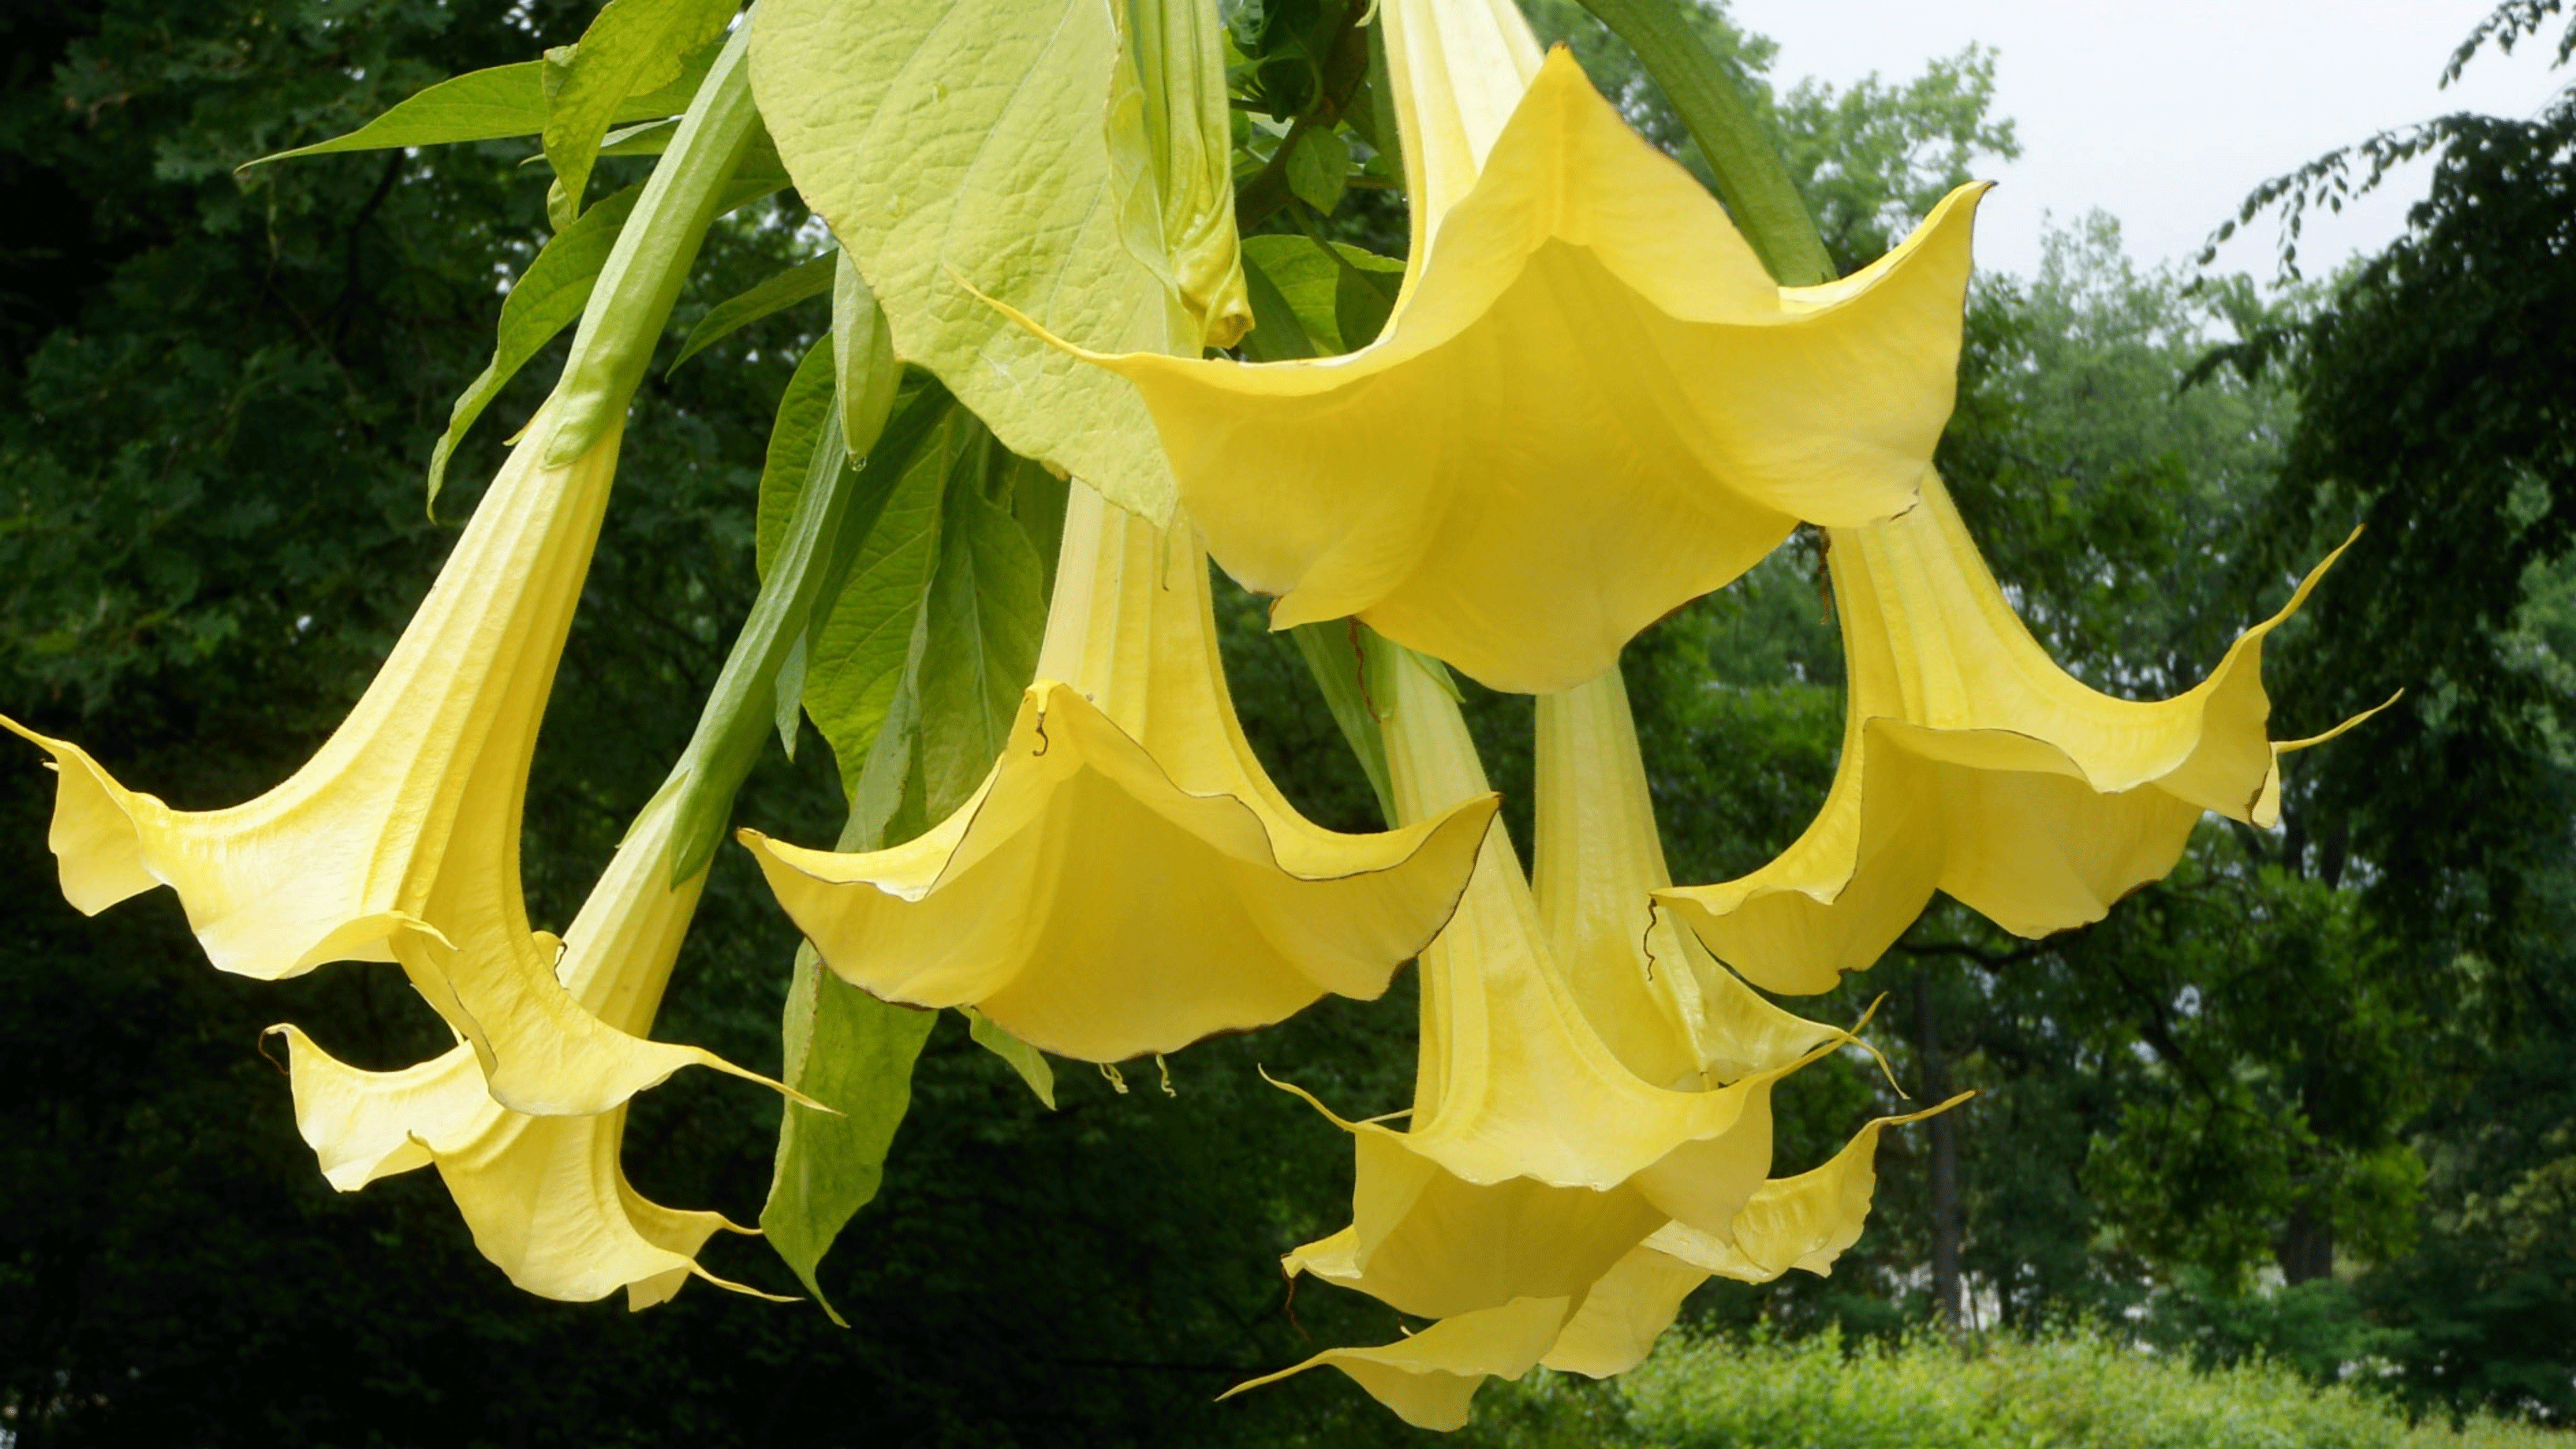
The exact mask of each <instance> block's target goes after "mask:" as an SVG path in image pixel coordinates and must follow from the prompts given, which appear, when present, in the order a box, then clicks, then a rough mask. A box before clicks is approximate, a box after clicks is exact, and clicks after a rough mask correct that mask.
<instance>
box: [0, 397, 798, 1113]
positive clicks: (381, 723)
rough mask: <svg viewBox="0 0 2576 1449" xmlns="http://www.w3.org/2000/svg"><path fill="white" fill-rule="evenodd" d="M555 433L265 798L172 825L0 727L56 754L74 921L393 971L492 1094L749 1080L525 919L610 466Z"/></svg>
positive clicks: (603, 1094)
mask: <svg viewBox="0 0 2576 1449" xmlns="http://www.w3.org/2000/svg"><path fill="white" fill-rule="evenodd" d="M555 431H556V430H555V425H554V415H553V412H552V410H551V408H550V409H549V410H548V411H547V412H545V413H542V414H540V416H539V417H538V419H537V421H536V422H535V423H534V424H533V425H532V426H531V427H530V428H529V431H528V434H527V436H526V437H525V438H524V439H522V440H521V441H520V443H519V444H518V446H517V447H516V448H515V449H513V450H512V452H511V454H510V459H509V461H508V463H507V464H505V465H504V466H503V468H502V470H501V473H500V476H499V477H498V478H496V479H495V480H494V481H493V484H492V487H491V490H490V491H489V492H488V493H487V494H486V495H485V497H484V498H483V500H482V502H481V504H480V505H479V506H478V507H477V508H476V509H475V511H474V519H473V522H472V523H470V524H469V525H468V526H467V527H466V529H465V533H464V536H463V537H462V538H460V539H459V540H458V541H457V545H456V551H455V552H454V553H453V554H451V555H450V556H449V558H448V561H447V564H446V566H445V568H443V569H442V570H441V571H440V573H439V576H438V582H437V583H436V584H435V585H433V586H432V587H431V589H430V592H429V596H428V598H426V599H425V600H423V601H422V603H421V606H420V610H419V612H418V613H417V614H415V615H414V616H413V618H412V621H411V624H410V625H409V627H407V628H406V629H405V630H404V631H403V635H402V638H401V640H400V642H398V643H396V644H395V646H394V650H393V654H392V655H391V657H389V658H388V659H387V660H386V661H385V665H384V667H383V669H381V670H380V671H378V673H377V675H376V678H375V682H374V683H373V684H372V685H370V686H369V687H368V689H367V692H366V694H365V695H364V696H363V697H362V698H360V699H359V701H358V704H357V706H356V708H354V709H352V710H351V711H350V713H349V717H348V719H347V720H345V721H343V722H342V723H341V725H340V727H339V729H338V730H337V731H335V732H334V733H333V734H332V736H331V738H330V740H329V741H328V742H327V743H325V744H324V745H323V746H322V748H321V750H320V751H319V752H317V753H316V754H315V755H314V756H313V758H312V759H311V760H310V761H309V762H307V763H306V764H305V766H304V767H303V768H302V769H300V770H298V771H296V772H295V774H294V775H293V776H292V777H291V778H289V779H288V780H287V781H286V782H285V783H284V784H281V785H279V786H278V787H276V788H275V789H273V790H270V791H269V792H268V793H267V794H265V795H262V796H260V797H259V798H258V799H256V800H252V801H250V802H248V803H247V804H242V805H236V806H233V807H231V808H230V809H225V810H206V811H195V810H174V809H172V808H170V807H169V806H168V805H166V804H164V803H163V802H162V801H161V800H160V799H159V798H158V797H156V796H153V795H148V794H144V793H142V792H141V791H136V790H129V789H126V788H125V787H124V786H122V785H120V784H118V783H117V781H116V780H115V778H114V777H113V776H111V775H109V774H108V772H107V771H106V770H105V769H104V768H102V767H101V766H100V765H99V763H98V762H97V761H96V760H93V759H91V758H90V756H89V754H88V752H86V751H84V750H82V749H81V748H80V747H79V746H78V745H74V744H70V743H68V742H66V741H63V740H56V739H49V738H47V737H45V736H43V735H39V734H37V733H35V732H34V731H31V730H29V729H26V728H25V727H24V726H21V725H19V724H17V723H16V722H14V721H11V720H7V719H5V718H0V726H5V727H7V728H8V729H10V730H12V731H15V732H16V733H18V734H20V735H22V736H24V737H25V738H27V739H28V740H30V741H32V742H34V743H35V744H36V745H38V746H40V747H41V748H43V749H44V750H46V751H47V752H48V753H50V754H51V755H52V756H53V757H54V761H55V767H56V770H57V771H58V773H59V774H60V776H61V785H60V787H59V790H58V793H57V795H56V798H55V804H54V821H53V828H52V833H51V837H50V843H51V845H52V846H53V850H54V853H55V855H56V856H57V857H59V858H60V863H61V870H62V883H63V894H64V895H65V896H66V897H67V898H69V900H70V901H71V903H72V904H73V905H74V906H76V907H78V908H79V909H80V910H82V911H84V912H86V913H89V914H92V915H95V914H96V913H98V912H99V911H102V910H105V909H106V908H107V907H109V906H111V905H114V904H116V903H117V902H119V901H121V900H124V899H126V898H127V897H129V896H133V895H136V894H139V893H140V892H143V891H146V890H149V889H151V888H153V887H154V886H159V885H167V886H169V887H170V888H171V889H172V890H174V891H175V892H177V893H178V896H179V904H180V906H181V907H182V908H183V909H185V910H186V912H187V915H188V923H189V925H190V927H191V928H192V929H193V930H194V931H195V932H196V936H197V940H198V942H199V943H200V944H201V945H203V946H204V948H205V951H206V956H207V958H208V959H209V960H210V961H212V962H213V963H214V964H215V966H217V967H218V968H220V969H222V970H225V971H231V972H236V973H238V974H241V975H244V976H253V977H258V978H261V979H264V980H276V979H280V978H283V977H289V976H295V975H299V974H301V973H303V972H306V971H309V970H311V969H313V968H314V967H315V966H318V965H320V964H321V963H323V962H325V961H350V960H354V961H397V962H400V963H401V965H402V967H403V970H404V972H405V974H406V975H408V976H409V977H410V978H411V980H412V983H413V985H414V986H416V987H417V988H419V990H420V992H421V994H422V995H424V996H426V997H427V998H428V999H429V1001H430V1003H431V1004H432V1005H433V1006H435V1007H436V1008H437V1009H438V1011H439V1014H440V1015H441V1016H444V1017H445V1018H446V1019H447V1021H448V1024H449V1025H450V1026H452V1027H454V1028H455V1029H456V1031H457V1032H458V1033H459V1034H460V1035H462V1036H463V1037H464V1038H465V1039H466V1040H467V1041H469V1042H471V1043H472V1044H473V1047H474V1049H475V1052H476V1054H477V1055H478V1056H479V1057H480V1058H481V1065H482V1069H483V1071H484V1072H485V1073H487V1074H489V1076H490V1079H491V1082H490V1085H491V1089H492V1091H493V1093H494V1095H496V1096H497V1097H499V1098H500V1099H501V1100H502V1101H503V1102H505V1103H506V1104H508V1105H511V1106H514V1107H518V1108H521V1109H523V1110H528V1111H536V1112H545V1113H558V1112H560V1113H572V1114H588V1113H595V1112H601V1111H605V1110H606V1109H608V1108H609V1107H612V1106H614V1105H616V1104H617V1103H619V1102H622V1101H624V1100H625V1099H626V1098H627V1097H628V1096H630V1095H632V1094H633V1093H635V1092H637V1091H640V1090H642V1089H643V1088H645V1087H648V1086H651V1085H652V1084H653V1083H655V1082H658V1081H660V1080H662V1079H663V1078H664V1077H667V1076H669V1075H670V1074H671V1073H672V1072H674V1071H677V1070H678V1069H680V1068H681V1067H683V1066H688V1065H691V1064H693V1063H694V1064H699V1065H705V1066H712V1067H715V1068H717V1069H719V1070H722V1071H729V1072H737V1073H738V1074H741V1075H749V1074H748V1073H739V1069H737V1068H735V1067H732V1066H731V1065H729V1064H727V1063H725V1062H724V1061H723V1060H721V1059H720V1058H718V1057H716V1056H714V1055H713V1054H711V1053H709V1052H706V1051H702V1050H700V1049H698V1048H695V1047H686V1046H678V1045H672V1044H668V1043H662V1042H648V1041H642V1040H639V1039H637V1038H635V1037H633V1036H630V1035H628V1034H627V1033H625V1032H623V1031H619V1030H617V1029H615V1028H613V1027H610V1026H608V1025H606V1024H604V1023H602V1022H601V1021H599V1020H598V1019H597V1018H595V1017H593V1016H591V1015H590V1014H589V1013H588V1012H586V1011H583V1010H582V1009H581V1008H580V1007H579V1006H578V1005H577V1004H576V1003H575V1002H574V1001H573V999H572V997H571V996H570V994H568V993H567V992H566V991H565V990H564V989H563V986H562V984H561V983H560V982H558V981H557V980H556V979H555V975H554V955H555V952H554V947H553V943H552V939H551V938H549V937H541V936H539V935H538V934H537V933H536V932H535V931H533V930H532V929H531V928H530V926H529V924H528V920H527V911H526V906H525V903H524V898H523V897H522V895H521V893H520V883H519V848H518V847H519V814H520V806H521V802H522V800H523V799H524V798H525V795H526V792H527V773H528V764H529V761H530V759H531V758H532V757H533V755H534V754H535V751H536V741H537V725H538V722H539V720H540V719H541V718H542V717H543V715H544V713H545V703H546V695H547V693H548V691H549V689H550V688H551V686H552V684H553V680H554V671H555V663H556V660H557V658H558V657H559V656H560V654H561V652H562V649H563V641H564V636H565V631H566V630H567V629H568V628H569V627H570V625H571V622H572V612H573V607H574V605H575V604H576V603H577V602H578V601H579V599H580V597H581V584H582V577H583V575H584V573H585V572H586V571H587V569H588V567H589V562H590V551H591V546H592V544H593V543H594V541H595V540H596V539H597V537H598V532H599V524H600V517H601V514H602V512H603V510H604V509H605V508H606V506H607V502H608V493H609V484H610V482H611V480H612V478H613V477H614V476H615V473H616V468H617V444H618V432H617V429H615V428H611V429H609V430H608V432H607V433H606V434H605V435H604V436H602V437H601V438H600V440H599V441H598V442H597V443H595V444H593V445H592V446H591V447H590V448H589V449H588V450H587V451H585V452H583V453H581V454H580V455H579V456H577V457H574V458H572V459H570V460H568V461H565V462H562V463H552V462H549V461H547V450H548V448H549V446H550V445H551V444H552V443H553V441H554V438H555ZM754 1080H759V1079H758V1078H754Z"/></svg>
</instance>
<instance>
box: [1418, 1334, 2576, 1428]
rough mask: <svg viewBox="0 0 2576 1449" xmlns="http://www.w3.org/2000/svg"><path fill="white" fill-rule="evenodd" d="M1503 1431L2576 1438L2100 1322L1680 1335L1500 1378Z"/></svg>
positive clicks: (1480, 1422) (1497, 1394) (1494, 1399)
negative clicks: (1958, 1331) (2192, 1362)
mask: <svg viewBox="0 0 2576 1449" xmlns="http://www.w3.org/2000/svg"><path fill="white" fill-rule="evenodd" d="M1463 1437H1464V1438H1465V1439H1466V1440H1467V1441H1468V1442H1470V1443H1475V1444H1481V1445H1491V1446H1494V1449H1560V1446H1566V1449H1570V1446H1574V1445H1585V1446H1601V1449H1618V1446H1633V1449H2576V1435H2569V1434H2563V1433H2555V1432H2551V1431H2548V1430H2543V1429H2537V1428H2533V1427H2530V1426H2528V1425H2523V1424H2514V1423H2506V1422H2499V1421H2496V1420H2492V1419H2479V1420H2473V1421H2471V1422H2470V1423H2469V1424H2467V1425H2466V1426H2464V1427H2463V1428H2461V1429H2459V1430H2457V1431H2454V1430H2452V1429H2451V1428H2449V1427H2448V1426H2445V1425H2409V1424H2408V1423H2407V1422H2406V1421H2405V1418H2404V1417H2403V1415H2402V1414H2401V1413H2400V1412H2399V1411H2398V1410H2397V1409H2396V1408H2395V1406H2393V1405H2391V1404H2390V1403H2388V1402H2387V1401H2386V1400H2384V1399H2380V1398H2376V1397H2373V1396H2371V1395H2368V1394H2366V1393H2363V1392H2360V1391H2358V1390H2356V1389H2355V1388H2353V1387H2352V1386H2350V1385H2336V1386H2333V1387H2329V1388H2325V1389H2317V1388H2313V1387H2311V1386H2310V1385H2309V1384H2308V1383H2306V1382H2305V1381H2304V1380H2302V1379H2300V1378H2299V1377H2298V1376H2297V1375H2296V1374H2294V1373H2292V1372H2290V1371H2289V1370H2288V1369H2286V1368H2282V1367H2279V1366H2277V1365H2271V1364H2264V1363H2249V1364H2243V1365H2239V1366H2236V1367H2233V1368H2226V1369H2219V1370H2215V1371H2211V1372H2198V1371H2195V1370H2193V1369H2192V1368H2191V1367H2190V1366H2189V1365H2188V1364H2186V1363H2183V1362H2180V1361H2178V1360H2175V1359H2172V1358H2169V1357H2160V1356H2157V1355H2153V1354H2148V1353H2144V1352H2141V1351H2139V1350H2137V1349H2135V1348H2131V1347H2128V1346H2126V1345H2124V1344H2121V1343H2119V1342H2118V1341H2116V1340H2114V1339H2111V1338H2108V1337H2106V1336H2103V1335H2101V1334H2097V1333H2091V1332H2085V1331H2080V1330H2078V1331H2073V1332H2066V1333H2060V1334H2055V1335H2050V1336H2046V1337H2039V1338H2021V1337H2016V1336H2006V1335H1995V1336H1988V1337H1984V1338H1980V1339H1977V1340H1975V1341H1973V1342H1971V1343H1970V1344H1967V1345H1965V1346H1953V1345H1952V1344H1950V1343H1948V1342H1946V1341H1944V1340H1942V1339H1939V1338H1937V1337H1931V1336H1924V1337H1917V1338H1913V1339H1909V1340H1907V1341H1905V1342H1903V1343H1898V1344H1876V1343H1872V1344H1865V1345H1847V1344H1845V1343H1844V1342H1843V1341H1842V1340H1841V1339H1840V1338H1839V1337H1838V1336H1836V1335H1833V1334H1824V1335H1819V1336H1816V1337H1812V1338H1805V1339H1798V1340H1794V1341H1782V1340H1769V1339H1755V1340H1751V1341H1745V1340H1736V1339H1718V1338H1699V1337H1686V1336H1683V1335H1679V1334H1675V1335H1672V1336H1670V1337H1668V1338H1667V1339H1666V1340H1665V1342H1664V1344H1663V1346H1662V1347H1661V1348H1659V1349H1658V1350H1657V1352H1656V1353H1655V1355H1654V1356H1653V1357H1652V1358H1650V1359H1648V1360H1647V1361H1646V1362H1645V1363H1644V1364H1643V1365H1641V1366H1640V1367H1638V1368H1637V1369H1636V1370H1635V1371H1634V1372H1632V1373H1630V1374H1628V1375H1627V1376H1625V1377H1624V1378H1623V1379H1620V1380H1616V1381H1613V1382H1611V1383H1608V1384H1592V1383H1589V1382H1586V1381H1583V1380H1579V1379H1569V1378H1566V1377H1563V1376H1560V1375H1552V1374H1546V1373H1540V1374H1536V1375H1533V1376H1532V1378H1531V1379H1530V1380H1528V1381H1527V1382H1524V1383H1521V1384H1516V1385H1495V1386H1493V1387H1491V1388H1489V1389H1487V1390H1486V1392H1485V1394H1484V1395H1483V1396H1482V1398H1481V1401H1480V1403H1479V1405H1478V1413H1477V1426H1476V1428H1474V1429H1472V1430H1470V1431H1469V1432H1468V1434H1467V1435H1465V1436H1463Z"/></svg>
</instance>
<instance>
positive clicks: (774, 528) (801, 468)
mask: <svg viewBox="0 0 2576 1449" xmlns="http://www.w3.org/2000/svg"><path fill="white" fill-rule="evenodd" d="M593 209H594V210H596V209H597V208H593ZM831 415H832V340H831V339H830V338H828V337H825V338H821V339H819V340H817V341H816V342H815V344H814V345H813V346H812V347H810V348H807V349H806V351H805V360H804V361H802V362H799V363H797V364H796V373H795V375H794V376H792V377H790V378H788V379H787V390H786V391H785V392H783V393H781V394H780V395H779V398H778V413H777V416H776V417H775V418H774V419H772V420H771V422H770V425H769V454H768V456H767V457H766V458H764V459H763V460H762V462H761V465H760V502H759V504H758V505H757V511H756V513H755V515H754V517H753V521H752V560H753V567H755V568H756V569H758V570H759V572H760V576H761V577H762V578H764V579H765V578H768V577H769V561H770V559H772V558H773V557H775V556H776V555H777V553H778V540H779V537H780V535H782V534H784V533H785V532H786V531H787V519H788V517H789V515H791V514H793V513H794V512H795V511H796V499H797V496H798V495H799V494H801V493H802V492H804V490H805V467H806V464H807V463H808V462H809V461H811V460H812V458H813V456H814V444H815V441H816V440H817V439H818V438H820V437H821V436H822V433H823V422H824V420H825V419H826V418H829V417H830V416H831Z"/></svg>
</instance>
